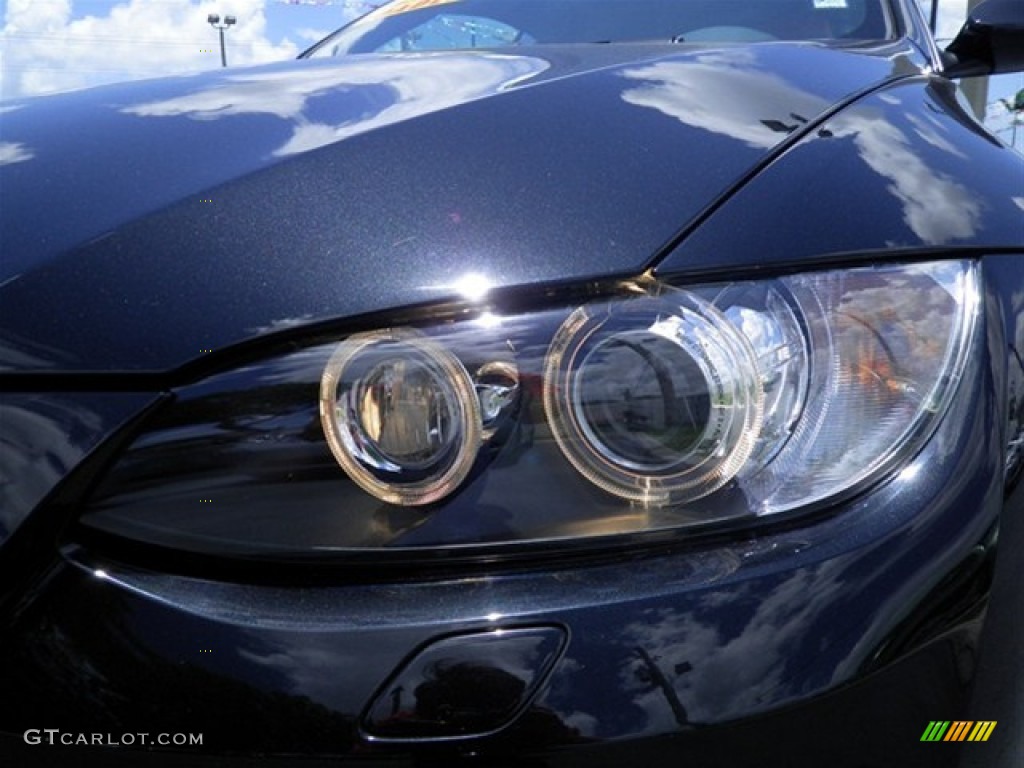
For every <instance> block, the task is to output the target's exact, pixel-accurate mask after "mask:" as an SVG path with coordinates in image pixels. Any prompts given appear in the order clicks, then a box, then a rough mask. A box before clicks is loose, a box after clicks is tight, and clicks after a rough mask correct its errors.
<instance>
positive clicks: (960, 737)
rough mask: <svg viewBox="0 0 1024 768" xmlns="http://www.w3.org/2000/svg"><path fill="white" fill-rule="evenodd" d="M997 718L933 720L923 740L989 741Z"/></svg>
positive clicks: (925, 730) (923, 735) (926, 729)
mask: <svg viewBox="0 0 1024 768" xmlns="http://www.w3.org/2000/svg"><path fill="white" fill-rule="evenodd" d="M996 722H997V721H995V720H978V721H974V720H954V721H952V722H950V721H949V720H932V721H931V722H930V723H928V727H927V728H925V729H924V733H923V734H922V735H921V741H988V737H989V736H991V735H992V731H994V730H995V729H996Z"/></svg>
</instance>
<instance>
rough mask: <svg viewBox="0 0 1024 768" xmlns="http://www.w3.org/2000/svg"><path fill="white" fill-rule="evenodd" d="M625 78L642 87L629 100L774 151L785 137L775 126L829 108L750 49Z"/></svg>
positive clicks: (638, 70)
mask: <svg viewBox="0 0 1024 768" xmlns="http://www.w3.org/2000/svg"><path fill="white" fill-rule="evenodd" d="M622 75H623V77H625V78H627V79H629V80H633V81H636V82H638V83H641V85H638V86H637V87H635V88H630V89H628V90H626V91H624V92H623V93H622V98H623V100H625V101H626V102H628V103H630V104H635V105H637V106H641V107H649V108H650V109H656V110H658V111H659V112H661V113H663V114H665V115H668V116H669V117H674V118H676V119H677V120H679V121H680V122H682V123H685V124H686V125H688V126H692V127H695V128H703V129H705V130H707V131H710V132H711V133H716V134H721V135H724V136H728V137H730V138H734V139H737V140H739V141H743V142H745V143H747V144H748V145H750V146H751V147H754V148H770V147H774V146H775V145H776V144H778V143H779V142H780V141H781V140H782V139H783V138H784V132H782V133H780V131H779V130H777V129H776V128H775V127H773V126H776V125H781V124H792V123H794V122H796V123H799V122H801V121H804V122H805V121H806V120H807V119H810V118H812V117H813V116H815V115H817V114H818V113H820V112H821V111H822V110H823V109H825V108H826V107H827V106H828V102H827V101H825V100H824V99H822V98H820V97H817V96H814V95H812V94H810V93H807V92H805V91H802V90H800V89H799V88H796V87H794V86H793V85H792V84H791V83H788V82H786V81H785V80H784V79H783V78H781V77H779V76H778V75H773V74H771V73H769V72H765V71H763V70H759V69H758V68H757V61H756V59H755V57H754V55H753V53H752V52H751V51H749V50H747V49H737V50H723V51H715V52H712V53H708V54H704V55H700V56H697V57H696V58H695V59H694V60H692V61H662V62H657V63H654V64H649V65H646V66H642V67H634V68H631V69H627V70H624V71H623V73H622ZM800 116H802V117H800Z"/></svg>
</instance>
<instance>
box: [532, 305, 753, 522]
mask: <svg viewBox="0 0 1024 768" xmlns="http://www.w3.org/2000/svg"><path fill="white" fill-rule="evenodd" d="M659 294H660V295H658V296H657V297H650V298H643V299H634V300H631V301H616V302H609V303H600V304H594V305H591V306H587V307H581V308H579V309H577V310H576V311H575V312H573V313H572V314H571V315H570V316H569V318H568V319H567V320H566V321H565V323H563V324H562V327H561V328H559V329H558V332H557V333H556V334H555V338H554V341H553V342H552V343H551V348H550V350H549V351H548V354H547V358H546V362H545V366H544V408H545V411H546V412H547V415H548V421H549V423H550V425H551V431H552V433H553V434H554V437H555V439H556V440H557V441H558V444H559V446H560V447H561V449H562V452H563V453H564V454H565V456H566V458H567V459H569V461H570V462H571V463H572V464H573V466H574V467H576V469H577V470H579V472H580V473H581V474H582V475H583V476H584V477H586V478H587V479H588V480H590V481H591V482H592V483H594V484H595V485H597V486H598V487H599V488H602V489H603V490H605V491H607V492H608V493H611V494H614V495H616V496H619V497H621V498H623V499H627V500H629V501H638V502H642V503H644V504H658V505H665V504H669V503H683V502H686V501H692V500H694V499H698V498H700V497H702V496H706V495H707V494H709V493H712V492H713V491H716V490H718V489H719V488H721V487H722V486H723V485H725V484H726V483H727V482H728V481H729V480H731V479H732V478H733V477H735V475H736V473H737V472H738V471H739V470H740V469H741V468H742V467H743V465H744V463H745V462H746V461H747V459H748V458H749V456H750V452H751V450H752V449H753V446H754V443H755V441H756V440H757V437H758V435H759V434H760V432H761V417H762V412H763V403H764V391H763V387H762V385H761V381H760V378H759V376H758V370H757V361H756V360H755V359H754V351H753V348H752V347H751V345H750V342H749V341H748V340H747V338H746V337H745V336H744V335H743V334H742V333H741V332H740V331H739V330H738V329H737V328H736V327H735V326H733V325H732V324H731V323H730V322H729V321H728V320H727V319H726V317H725V316H724V315H722V313H721V312H719V311H718V310H717V309H715V308H714V307H713V306H712V305H710V304H708V303H707V302H706V301H703V300H702V299H700V298H699V297H698V296H695V295H693V294H691V293H689V292H687V291H680V290H671V289H667V290H660V291H659Z"/></svg>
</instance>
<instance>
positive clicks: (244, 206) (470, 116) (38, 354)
mask: <svg viewBox="0 0 1024 768" xmlns="http://www.w3.org/2000/svg"><path fill="white" fill-rule="evenodd" d="M595 48H596V51H595V50H594V49H595ZM611 50H612V53H608V52H606V47H602V46H596V47H595V46H579V47H574V48H568V49H554V51H555V52H554V53H548V54H547V57H546V58H542V57H541V55H540V52H539V49H538V55H528V54H527V53H523V54H518V55H515V56H511V55H504V54H497V53H495V54H490V53H479V54H468V53H452V54H448V55H443V54H424V55H423V57H411V58H409V57H400V56H395V57H391V58H388V57H370V58H368V59H364V58H362V57H358V58H354V59H351V60H349V59H343V60H340V61H304V62H298V63H296V64H294V65H289V66H277V67H271V68H266V69H263V70H256V71H253V72H251V73H247V74H230V73H229V74H227V75H217V76H213V75H207V76H204V77H199V78H179V79H176V80H169V81H159V82H158V83H157V84H155V85H150V86H138V85H126V86H119V87H113V88H110V89H100V90H96V91H88V92H83V93H79V94H72V95H68V96H62V97H57V98H54V99H43V100H39V101H37V102H35V103H33V102H28V103H25V104H24V105H22V106H20V107H17V106H16V107H15V108H14V109H13V110H11V111H9V112H7V113H6V114H5V115H4V118H5V128H4V134H5V140H8V141H11V142H13V143H16V144H18V145H19V146H22V147H23V150H22V152H23V155H24V156H25V158H26V159H25V160H23V161H22V162H16V163H13V164H9V165H6V166H4V167H3V168H2V169H0V174H2V183H3V186H4V190H5V197H6V198H7V199H8V200H11V201H14V202H13V204H6V205H4V206H3V209H2V211H0V216H2V217H3V218H2V227H0V231H2V232H3V235H2V236H3V246H4V249H5V251H6V252H7V253H8V254H12V255H11V256H9V257H7V258H5V259H4V260H3V263H2V264H0V270H2V272H0V327H2V328H3V336H2V338H0V366H3V367H4V368H7V369H8V370H41V369H51V370H97V371H116V370H133V371H137V370H163V369H167V368H171V367H175V366H178V365H181V364H183V363H185V362H187V361H189V360H191V359H194V358H196V357H198V356H200V355H201V354H203V352H202V350H208V349H220V348H223V347H225V346H226V345H229V344H232V343H234V342H238V341H242V340H245V339H248V338H250V337H253V336H256V335H260V334H266V333H268V332H270V331H273V330H276V329H280V328H283V327H295V326H297V325H301V324H303V323H307V322H310V321H313V320H318V319H319V320H323V319H328V318H333V317H342V316H351V315H356V314H361V313H366V312H374V311H384V310H388V309H392V308H395V307H401V306H407V305H409V304H412V303H419V302H425V301H431V300H438V299H442V298H448V297H453V296H458V293H459V290H458V286H459V285H460V281H462V280H464V279H465V278H466V277H467V276H475V277H476V278H477V279H482V280H484V281H486V283H487V284H489V285H492V286H496V287H500V286H509V285H522V284H541V283H543V282H545V281H565V280H573V279H581V278H591V277H595V276H608V275H615V274H622V273H636V272H639V271H641V270H642V269H643V268H644V267H645V265H647V264H648V263H649V262H650V261H651V260H652V258H654V257H655V256H656V255H657V254H658V252H659V251H660V250H661V249H663V248H664V247H665V246H666V244H668V243H670V242H671V241H672V240H673V238H674V237H675V236H676V234H677V233H678V232H679V231H680V230H681V229H682V228H684V227H685V226H686V225H687V224H688V222H690V221H691V220H693V219H694V218H695V217H696V216H697V215H698V214H700V212H701V211H703V210H704V209H705V208H706V207H707V206H709V205H710V204H712V203H713V202H714V201H715V200H716V199H717V198H718V197H720V196H722V195H724V194H726V193H727V192H729V190H730V189H731V188H732V187H733V186H734V185H736V184H737V183H739V182H741V181H742V180H743V178H744V177H745V176H746V175H747V174H748V173H749V172H751V171H752V170H753V169H755V168H756V167H757V165H758V164H759V163H762V162H764V161H765V160H766V159H767V158H768V157H770V156H771V154H772V153H773V152H774V151H775V150H776V149H777V148H778V147H780V146H781V145H782V144H783V143H785V142H786V141H787V140H790V139H791V138H792V137H793V136H795V135H798V134H799V133H800V132H801V131H802V130H804V129H805V128H806V126H807V125H809V124H813V121H814V120H816V119H817V118H818V116H820V115H821V114H822V113H824V112H826V111H827V110H829V109H831V108H832V107H833V105H835V104H836V103H837V102H841V101H842V100H843V99H844V98H848V97H850V96H852V95H854V94H856V93H858V92H860V91H862V90H864V89H866V88H868V87H870V86H872V85H873V84H875V83H878V82H883V81H885V80H887V79H889V78H893V77H898V76H900V75H905V74H907V73H913V72H914V71H917V69H918V68H919V67H920V66H922V65H923V63H924V62H923V60H922V59H921V58H920V57H919V56H918V55H917V54H916V52H915V49H913V48H912V47H910V46H909V45H905V44H900V43H894V44H891V45H888V46H879V47H877V48H856V47H855V48H847V49H844V48H840V47H835V48H830V47H826V46H823V45H820V44H813V43H808V44H782V43H780V44H777V45H771V46H733V47H726V48H720V49H715V48H710V49H708V48H699V47H689V46H682V47H680V46H643V47H639V48H638V47H633V46H627V47H626V48H623V49H619V48H617V47H612V49H611ZM424 57H426V58H424ZM591 57H596V58H594V59H593V60H592V59H591ZM610 57H612V61H609V58H610ZM614 57H618V61H616V60H615V58H614ZM623 59H624V60H623ZM428 73H429V75H428ZM708 94H717V95H719V96H713V97H712V98H709V97H708ZM53 111H59V112H60V113H61V114H63V115H65V117H64V119H67V120H71V121H73V122H75V123H76V125H77V126H78V130H77V131H76V133H75V136H74V140H69V137H68V136H67V133H66V132H65V131H63V130H60V129H56V128H55V129H54V133H50V132H48V129H45V128H44V129H39V128H36V127H35V126H36V125H37V123H39V124H44V125H48V123H46V119H47V117H48V116H49V114H50V113H51V112H53ZM121 136H123V137H124V138H123V139H117V140H116V141H115V140H111V137H115V138H116V137H121ZM161 146H175V147H176V148H177V149H176V151H175V152H174V153H171V154H169V153H166V152H159V151H154V149H155V148H156V147H161ZM425 146H429V147H431V151H430V152H424V151H423V150H422V148H423V147H425ZM72 169H73V170H72ZM140 178H142V179H145V182H144V183H140V182H139V179H140ZM51 210H59V211H61V216H60V217H58V218H56V219H55V218H54V217H53V216H52V215H50V214H49V211H51ZM40 306H45V307H51V308H54V311H51V312H47V313H45V314H40V313H38V312H31V313H30V312H29V310H30V309H32V308H35V307H40ZM58 308H59V310H58ZM29 316H31V320H30V319H29ZM29 355H31V356H32V360H35V361H36V362H33V361H32V360H30V359H29V357H28V356H29Z"/></svg>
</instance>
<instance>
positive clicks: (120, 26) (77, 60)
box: [0, 0, 301, 99]
mask: <svg viewBox="0 0 1024 768" xmlns="http://www.w3.org/2000/svg"><path fill="white" fill-rule="evenodd" d="M264 4H265V3H264V0H206V1H200V2H191V0H130V1H129V2H120V3H112V4H111V5H110V6H104V5H89V6H87V8H89V9H93V8H100V9H103V10H102V12H101V13H100V14H98V15H89V16H85V17H83V18H78V19H73V18H72V17H73V15H74V14H73V10H74V8H73V2H71V0H46V1H45V2H38V0H8V3H7V10H6V13H5V15H4V19H3V27H2V30H0V39H2V40H3V48H4V53H3V61H2V65H0V95H2V97H3V98H4V99H11V98H17V97H21V96H31V95H36V94H41V93H50V92H55V91H65V90H72V89H76V88H82V87H87V86H91V85H98V84H101V83H109V82H117V81H120V80H131V79H136V78H142V77H159V76H161V75H169V74H178V73H184V72H195V71H200V70H204V69H213V68H216V67H218V66H220V44H219V41H218V36H217V33H216V32H215V31H214V30H213V29H212V28H211V27H210V25H209V24H208V23H207V21H206V17H207V15H208V14H210V13H218V14H220V15H221V16H226V15H233V16H235V17H236V18H237V19H238V22H237V24H235V25H234V26H233V27H231V28H230V29H229V30H228V31H227V32H226V33H225V34H226V41H227V51H228V63H229V64H230V65H232V66H244V65H248V64H258V63H263V62H268V61H277V60H282V59H289V58H293V57H294V56H295V55H297V54H298V53H299V51H300V50H301V48H300V46H298V45H297V44H296V43H294V42H292V41H291V40H289V39H287V38H286V39H284V40H283V41H282V42H281V43H279V44H276V45H275V44H274V43H272V42H271V41H270V40H269V39H268V38H267V34H266V16H265V14H264V10H263V8H264Z"/></svg>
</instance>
